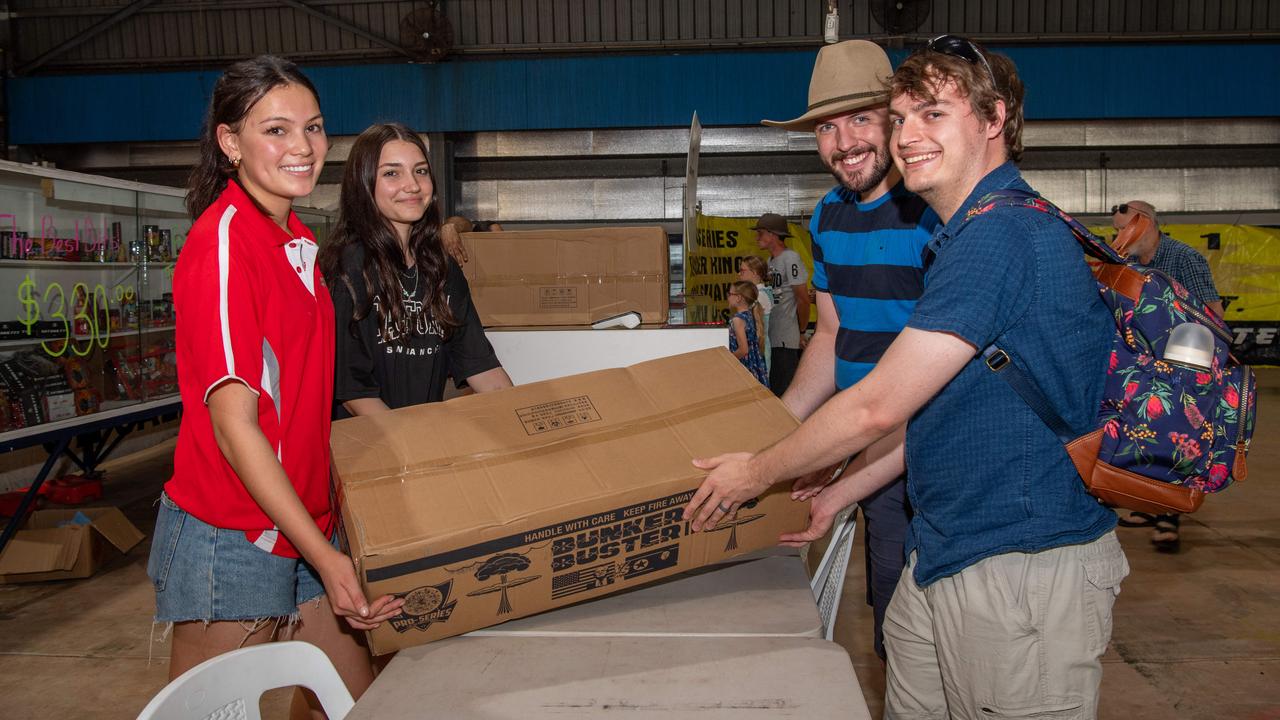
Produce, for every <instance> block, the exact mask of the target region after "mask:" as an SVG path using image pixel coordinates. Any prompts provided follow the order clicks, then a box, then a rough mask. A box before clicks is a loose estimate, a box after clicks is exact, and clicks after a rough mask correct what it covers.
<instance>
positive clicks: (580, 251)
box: [462, 226, 671, 327]
mask: <svg viewBox="0 0 1280 720" xmlns="http://www.w3.org/2000/svg"><path fill="white" fill-rule="evenodd" d="M462 242H463V245H464V246H465V247H466V249H467V254H468V255H469V256H470V260H468V261H467V263H466V264H465V265H463V273H464V274H465V275H466V277H467V284H468V285H470V286H471V299H472V302H473V303H474V304H475V307H476V310H477V311H478V312H479V313H480V322H481V323H483V324H484V325H485V326H486V327H500V326H512V325H589V324H591V323H593V322H595V321H597V320H601V319H604V318H608V317H613V316H615V315H620V314H622V313H625V312H632V311H634V312H638V313H640V318H641V319H640V321H641V322H642V323H646V324H651V323H665V322H667V306H668V301H669V299H670V293H671V288H670V283H669V281H668V276H669V274H670V263H671V260H670V255H669V252H670V248H669V247H668V246H667V233H666V232H665V231H664V230H663V229H662V228H661V227H658V226H651V227H614V228H591V229H586V230H522V231H513V232H505V231H504V232H488V233H463V235H462Z"/></svg>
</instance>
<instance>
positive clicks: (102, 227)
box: [0, 161, 331, 440]
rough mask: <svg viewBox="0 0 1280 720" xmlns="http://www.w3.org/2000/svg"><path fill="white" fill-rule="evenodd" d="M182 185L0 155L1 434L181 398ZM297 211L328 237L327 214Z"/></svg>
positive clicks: (185, 222) (320, 235) (187, 224)
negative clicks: (177, 281) (176, 277)
mask: <svg viewBox="0 0 1280 720" xmlns="http://www.w3.org/2000/svg"><path fill="white" fill-rule="evenodd" d="M184 194H185V193H184V192H183V191H182V190H180V189H176V188H167V187H161V186H156V185H143V184H140V183H133V182H127V181H122V180H115V179H111V178H105V177H97V176H92V175H84V174H80V173H72V172H66V171H60V170H51V169H47V168H41V167H34V166H27V165H20V164H17V163H10V162H3V161H0V288H3V289H2V290H0V440H3V439H5V436H12V435H13V434H14V433H15V432H19V431H25V432H22V434H23V435H25V434H28V433H29V432H30V430H27V429H30V428H37V427H41V426H50V427H53V426H54V424H56V425H57V426H59V427H62V426H67V427H71V428H74V426H75V425H76V422H75V421H76V419H78V418H85V419H86V420H87V419H90V418H93V417H101V414H102V413H112V412H113V411H118V410H120V409H122V408H131V407H135V406H143V405H145V404H147V403H154V402H156V401H161V400H166V399H168V400H170V401H171V402H170V403H169V404H172V401H173V399H174V398H175V396H176V394H177V391H178V385H177V380H178V378H177V365H176V358H175V352H174V327H175V322H176V318H175V317H174V309H173V294H172V290H173V271H174V266H175V261H176V260H177V258H178V257H179V255H180V254H181V253H182V246H183V243H184V241H185V239H186V235H187V232H188V231H189V230H190V228H191V220H190V218H188V217H187V213H186V209H185V208H184V206H183V197H184ZM297 212H298V215H299V217H300V218H301V219H302V221H303V222H305V223H307V224H308V225H309V226H310V227H311V228H312V229H313V230H314V231H315V232H316V235H317V237H318V238H320V239H321V241H322V242H323V239H324V237H325V236H326V235H327V234H328V230H329V224H330V220H331V217H330V214H329V213H326V212H324V211H311V210H305V209H302V208H299V209H298V210H297Z"/></svg>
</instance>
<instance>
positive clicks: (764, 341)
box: [738, 255, 773, 370]
mask: <svg viewBox="0 0 1280 720" xmlns="http://www.w3.org/2000/svg"><path fill="white" fill-rule="evenodd" d="M767 277H769V267H768V266H767V265H765V262H764V259H763V258H761V257H759V256H757V255H748V256H746V257H744V258H742V262H740V263H738V279H739V280H745V281H746V282H749V283H751V284H753V285H755V286H756V302H757V303H759V304H760V310H761V311H763V314H764V324H763V325H761V327H762V328H763V329H762V330H761V334H760V344H761V346H762V347H763V348H764V366H765V369H766V370H768V369H769V315H770V313H772V312H773V290H771V289H770V288H769V284H768V283H767V282H765V278H767Z"/></svg>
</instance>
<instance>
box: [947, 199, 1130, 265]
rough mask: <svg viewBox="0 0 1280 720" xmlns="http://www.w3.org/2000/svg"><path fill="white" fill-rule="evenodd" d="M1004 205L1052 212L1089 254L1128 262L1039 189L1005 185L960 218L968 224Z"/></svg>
mask: <svg viewBox="0 0 1280 720" xmlns="http://www.w3.org/2000/svg"><path fill="white" fill-rule="evenodd" d="M1002 207H1026V208H1031V209H1032V210H1037V211H1039V212H1042V213H1045V214H1046V215H1052V216H1054V217H1056V218H1058V219H1059V220H1061V221H1062V222H1064V223H1066V225H1067V227H1068V228H1070V229H1071V234H1072V235H1074V236H1075V238H1076V242H1078V243H1080V247H1081V248H1083V249H1084V251H1085V253H1087V254H1088V255H1089V256H1091V257H1094V258H1097V259H1098V260H1101V261H1102V262H1104V263H1108V264H1111V265H1124V264H1125V260H1124V258H1122V257H1120V254H1119V253H1117V252H1116V251H1115V250H1114V249H1112V247H1111V246H1110V245H1108V244H1107V243H1106V241H1105V240H1103V239H1102V238H1100V237H1098V236H1097V235H1094V234H1093V233H1091V232H1089V229H1088V228H1086V227H1085V226H1084V225H1081V224H1080V222H1079V221H1078V220H1076V219H1075V218H1073V217H1071V216H1070V215H1068V214H1066V213H1064V212H1062V210H1060V209H1059V208H1058V206H1057V205H1054V204H1053V203H1051V202H1049V201H1048V200H1045V199H1044V198H1042V197H1040V196H1039V195H1037V194H1036V193H1031V192H1027V191H1026V190H1017V189H1015V188H1004V189H1001V190H995V191H993V192H990V193H987V194H986V195H983V196H982V197H981V198H980V199H979V200H978V202H977V203H975V204H974V206H973V207H971V208H969V211H968V212H967V213H965V216H964V219H963V220H961V221H960V227H964V226H965V224H967V223H968V222H969V221H970V220H972V219H973V218H975V217H977V216H979V215H982V214H984V213H987V212H990V211H991V210H994V209H996V208H1002Z"/></svg>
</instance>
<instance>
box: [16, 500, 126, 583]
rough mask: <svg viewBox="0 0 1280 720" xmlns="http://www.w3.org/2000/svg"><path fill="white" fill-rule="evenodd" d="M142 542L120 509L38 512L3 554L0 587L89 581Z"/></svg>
mask: <svg viewBox="0 0 1280 720" xmlns="http://www.w3.org/2000/svg"><path fill="white" fill-rule="evenodd" d="M77 515H79V516H80V520H81V521H83V520H86V519H87V520H88V521H89V522H87V523H83V522H78V521H77V518H76V516H77ZM144 537H146V536H145V535H143V534H142V531H140V530H138V528H136V527H134V525H133V523H131V522H129V520H128V519H127V518H125V516H124V513H122V512H120V510H119V509H118V508H114V507H99V508H81V509H79V510H37V511H36V512H34V513H31V517H29V518H28V519H27V522H26V524H25V525H24V526H23V529H22V530H19V531H18V532H17V534H16V535H14V536H13V539H11V540H10V541H9V544H8V545H6V546H5V548H4V552H3V553H0V584H11V583H25V582H41V581H44V580H72V579H76V578H87V577H89V576H90V575H92V574H94V573H95V572H97V570H98V568H100V567H102V565H103V564H104V563H106V562H107V561H108V560H110V559H111V558H114V557H116V556H117V555H121V554H123V553H127V552H129V551H130V550H131V549H133V547H134V546H135V545H137V544H138V543H140V542H142V539H143V538H144Z"/></svg>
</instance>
